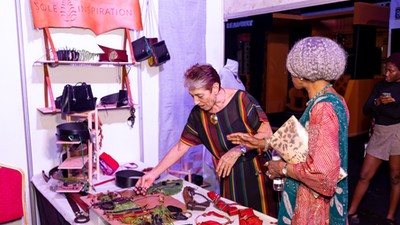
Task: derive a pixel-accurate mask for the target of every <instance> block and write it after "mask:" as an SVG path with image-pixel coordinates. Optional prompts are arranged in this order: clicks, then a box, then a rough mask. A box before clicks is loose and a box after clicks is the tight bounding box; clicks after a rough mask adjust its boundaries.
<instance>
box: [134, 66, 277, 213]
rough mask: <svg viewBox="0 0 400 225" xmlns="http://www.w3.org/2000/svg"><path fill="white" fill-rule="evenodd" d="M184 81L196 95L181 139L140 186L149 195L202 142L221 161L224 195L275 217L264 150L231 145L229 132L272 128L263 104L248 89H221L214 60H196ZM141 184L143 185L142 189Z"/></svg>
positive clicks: (260, 131)
mask: <svg viewBox="0 0 400 225" xmlns="http://www.w3.org/2000/svg"><path fill="white" fill-rule="evenodd" d="M184 85H185V87H187V88H188V90H189V93H190V95H191V96H192V97H193V100H194V104H195V106H194V107H193V109H192V111H191V112H190V115H189V117H188V119H187V123H186V125H185V127H184V129H183V132H182V135H181V138H180V140H179V141H178V142H177V143H176V144H175V145H174V146H173V147H172V148H171V149H170V150H169V152H168V153H167V154H166V155H165V157H164V158H163V159H162V160H161V161H160V163H159V164H158V165H157V166H155V168H154V169H153V170H152V171H150V172H149V173H147V174H145V175H144V176H143V177H141V178H140V179H139V180H138V182H137V183H136V187H138V189H139V190H140V189H141V191H139V193H142V194H144V193H145V192H146V190H147V189H148V188H149V187H150V186H151V185H152V184H153V182H154V180H155V179H156V178H157V177H158V176H159V175H160V174H161V173H163V172H164V171H165V170H166V169H168V168H169V167H170V166H171V165H173V164H174V163H175V162H177V161H178V160H179V159H180V158H181V157H182V156H183V155H184V154H185V153H186V152H187V151H188V150H189V148H190V147H191V146H196V145H200V144H203V145H204V146H205V147H206V148H207V149H208V150H209V151H210V152H211V154H212V155H213V157H214V160H216V165H217V166H216V174H217V176H218V177H219V181H220V189H221V195H222V196H223V197H225V198H227V199H230V200H232V201H235V202H238V203H239V204H241V205H243V206H247V207H251V208H253V209H255V210H257V211H260V212H262V213H265V214H268V215H270V216H273V217H275V216H276V213H277V204H276V203H275V199H274V191H273V189H272V183H271V181H270V180H269V179H268V178H267V176H266V175H265V174H264V173H263V172H261V169H262V166H263V164H264V163H265V161H266V158H265V156H264V155H262V153H263V152H262V150H261V149H252V148H246V147H244V146H240V145H235V144H232V143H231V142H230V141H228V140H227V139H226V135H227V134H230V133H233V132H244V133H249V134H252V135H255V136H257V137H259V138H264V137H268V136H270V135H271V134H272V129H271V127H270V124H269V122H268V118H267V116H266V114H265V113H264V111H263V110H262V108H261V107H260V105H259V103H258V102H257V101H256V100H255V99H254V98H253V97H252V96H251V95H250V94H248V93H247V92H245V91H241V90H237V89H230V88H221V81H220V77H219V75H218V73H217V72H216V70H215V69H214V68H213V67H212V66H211V65H207V64H205V65H199V64H196V65H194V66H192V67H191V68H189V69H188V70H187V71H186V72H185V74H184ZM139 187H140V188H139Z"/></svg>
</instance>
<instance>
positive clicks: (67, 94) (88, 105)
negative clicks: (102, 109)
mask: <svg viewBox="0 0 400 225" xmlns="http://www.w3.org/2000/svg"><path fill="white" fill-rule="evenodd" d="M96 100H97V98H94V97H93V93H92V88H91V86H90V84H86V83H85V82H79V83H77V84H76V85H74V86H72V85H69V84H67V85H65V86H64V90H63V93H62V95H61V103H60V109H61V113H63V114H70V113H74V112H84V111H89V110H94V109H95V108H96Z"/></svg>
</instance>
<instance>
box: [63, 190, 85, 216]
mask: <svg viewBox="0 0 400 225" xmlns="http://www.w3.org/2000/svg"><path fill="white" fill-rule="evenodd" d="M65 197H66V198H67V200H68V203H69V205H70V206H71V208H72V211H74V213H75V219H74V222H75V223H87V222H88V221H89V220H90V217H89V214H88V213H87V212H85V211H81V210H80V209H79V207H78V204H77V202H75V200H74V198H76V197H73V196H72V194H68V193H66V194H65ZM83 204H84V203H83ZM85 207H86V208H88V207H87V206H86V204H85Z"/></svg>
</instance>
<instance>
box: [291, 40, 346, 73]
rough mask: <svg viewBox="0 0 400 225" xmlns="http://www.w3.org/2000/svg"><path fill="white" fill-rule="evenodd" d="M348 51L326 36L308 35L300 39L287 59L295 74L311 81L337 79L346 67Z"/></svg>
mask: <svg viewBox="0 0 400 225" xmlns="http://www.w3.org/2000/svg"><path fill="white" fill-rule="evenodd" d="M346 61H347V53H346V52H345V50H344V49H343V48H342V47H341V46H340V45H339V44H338V43H336V42H335V41H333V40H331V39H329V38H325V37H307V38H304V39H301V40H300V41H298V42H297V43H296V44H295V45H294V46H293V47H292V49H291V50H290V52H289V54H288V56H287V59H286V68H287V69H288V70H289V72H290V73H291V74H292V75H293V76H298V77H301V78H305V79H307V80H310V81H316V80H326V81H331V80H337V79H339V78H340V77H341V76H342V75H343V73H344V70H345V68H346Z"/></svg>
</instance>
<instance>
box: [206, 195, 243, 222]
mask: <svg viewBox="0 0 400 225" xmlns="http://www.w3.org/2000/svg"><path fill="white" fill-rule="evenodd" d="M207 195H208V197H209V198H210V199H211V201H212V202H213V203H214V206H215V208H217V209H219V210H221V211H224V212H226V213H228V214H229V216H234V215H237V214H239V210H238V208H236V207H234V206H232V204H228V203H226V202H224V201H222V200H221V196H220V195H219V194H216V193H215V192H214V191H210V192H208V193H207ZM235 204H236V203H235Z"/></svg>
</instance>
